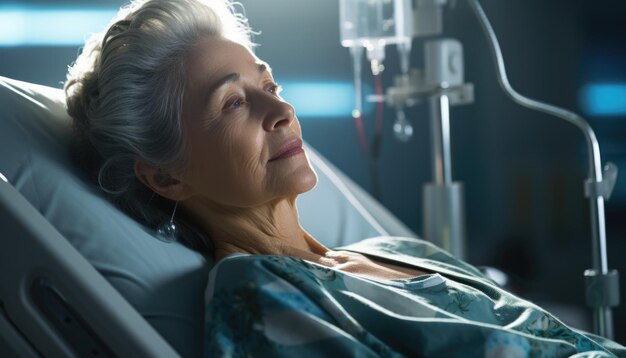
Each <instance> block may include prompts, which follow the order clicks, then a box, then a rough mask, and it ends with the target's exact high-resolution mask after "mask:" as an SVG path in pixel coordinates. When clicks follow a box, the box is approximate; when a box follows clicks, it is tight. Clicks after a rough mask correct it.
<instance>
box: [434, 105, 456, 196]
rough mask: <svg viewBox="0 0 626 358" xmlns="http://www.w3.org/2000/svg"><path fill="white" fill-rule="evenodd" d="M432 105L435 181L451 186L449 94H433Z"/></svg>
mask: <svg viewBox="0 0 626 358" xmlns="http://www.w3.org/2000/svg"><path fill="white" fill-rule="evenodd" d="M430 107H431V115H430V126H431V131H432V136H431V138H432V154H433V155H432V169H433V181H434V183H435V184H437V185H439V186H444V185H445V186H449V185H450V184H451V183H452V160H451V159H450V157H451V155H450V101H449V99H448V96H447V95H436V96H432V97H431V98H430Z"/></svg>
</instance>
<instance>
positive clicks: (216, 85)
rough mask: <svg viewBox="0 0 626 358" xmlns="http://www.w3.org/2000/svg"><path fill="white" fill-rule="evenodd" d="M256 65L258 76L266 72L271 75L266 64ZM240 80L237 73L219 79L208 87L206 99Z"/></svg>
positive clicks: (270, 70)
mask: <svg viewBox="0 0 626 358" xmlns="http://www.w3.org/2000/svg"><path fill="white" fill-rule="evenodd" d="M256 65H257V70H258V72H259V74H263V73H264V72H268V73H270V74H271V73H272V69H271V68H270V67H269V65H268V64H266V63H263V62H259V63H257V64H256ZM240 78H241V75H240V74H239V73H237V72H233V73H229V74H227V75H226V76H224V77H222V78H220V79H219V80H218V81H216V82H215V83H213V84H212V85H211V86H210V87H209V89H208V91H206V99H209V98H211V96H212V95H213V93H214V92H215V91H217V90H218V89H219V88H220V87H222V86H225V85H227V84H229V83H233V82H236V81H239V79H240Z"/></svg>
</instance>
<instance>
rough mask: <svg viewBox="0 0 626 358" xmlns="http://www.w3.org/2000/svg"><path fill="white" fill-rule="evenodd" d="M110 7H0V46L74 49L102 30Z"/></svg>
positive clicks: (109, 18) (107, 18)
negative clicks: (66, 47)
mask: <svg viewBox="0 0 626 358" xmlns="http://www.w3.org/2000/svg"><path fill="white" fill-rule="evenodd" d="M116 13H117V9H111V8H53V7H33V6H29V7H25V6H18V5H13V6H10V5H5V6H0V24H2V25H1V28H2V30H1V31H0V46H3V47H8V46H11V47H13V46H76V45H82V44H83V43H84V42H85V40H86V39H87V37H88V36H89V34H90V33H92V32H98V31H101V30H102V29H104V28H105V26H106V25H107V24H108V23H109V21H110V20H111V19H112V18H113V17H114V16H115V14H116Z"/></svg>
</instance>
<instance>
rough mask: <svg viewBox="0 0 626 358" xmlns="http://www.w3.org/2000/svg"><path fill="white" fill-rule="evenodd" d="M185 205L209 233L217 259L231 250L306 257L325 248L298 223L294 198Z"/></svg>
mask: <svg viewBox="0 0 626 358" xmlns="http://www.w3.org/2000/svg"><path fill="white" fill-rule="evenodd" d="M188 206H189V207H188V208H187V209H190V210H189V211H190V212H192V213H193V216H194V217H195V219H196V221H197V222H198V223H199V224H200V225H202V226H203V228H204V230H205V231H206V232H207V233H208V234H209V237H210V239H211V241H212V243H213V245H214V247H215V259H216V261H219V260H221V259H222V258H224V257H226V256H228V255H230V254H233V253H247V254H256V255H286V256H296V257H300V258H309V257H311V256H312V255H314V256H318V255H320V256H324V255H325V253H326V252H327V251H328V249H327V248H326V247H325V246H324V245H322V244H320V243H319V242H317V241H316V240H315V239H314V238H313V237H312V236H311V235H310V234H309V233H307V232H306V231H305V230H304V229H303V228H302V226H301V225H300V222H299V220H298V209H297V207H296V198H295V197H291V198H285V199H281V200H278V201H276V202H273V203H269V204H267V205H263V206H259V207H255V208H232V207H229V208H224V207H217V206H215V205H198V204H197V203H195V204H193V203H190V204H189V205H188Z"/></svg>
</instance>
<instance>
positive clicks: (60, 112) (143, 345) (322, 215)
mask: <svg viewBox="0 0 626 358" xmlns="http://www.w3.org/2000/svg"><path fill="white" fill-rule="evenodd" d="M70 136H71V121H70V118H69V117H68V116H67V114H66V112H65V108H64V95H63V92H62V90H60V89H54V88H50V87H46V86H40V85H35V84H31V83H25V82H20V81H16V80H12V79H8V78H3V77H0V173H1V174H2V175H1V176H0V230H1V232H2V235H0V356H1V357H12V356H19V357H37V356H46V357H57V356H64V357H72V356H81V357H84V356H92V357H107V356H128V357H140V356H150V357H175V356H178V355H180V356H197V355H198V354H199V353H200V352H201V350H202V327H203V319H204V314H203V303H204V290H205V286H206V282H207V278H208V271H209V270H210V268H211V267H212V264H213V263H212V262H211V260H209V259H206V258H205V257H203V256H202V255H200V254H199V253H197V252H194V251H192V250H190V249H188V248H186V247H185V246H183V245H181V244H179V243H176V242H174V243H166V242H163V241H161V240H158V239H157V238H156V237H155V236H154V234H155V233H154V232H153V230H151V229H150V228H146V227H144V226H142V225H140V224H138V223H137V222H135V221H134V220H133V219H131V218H130V217H128V216H127V215H125V214H124V213H122V212H121V211H119V210H118V209H116V208H115V207H114V206H113V205H112V204H110V203H109V202H108V201H107V200H105V199H104V197H103V195H102V194H101V192H100V191H99V190H98V188H96V187H94V186H93V185H92V184H91V183H89V182H88V181H86V180H85V179H84V177H83V176H82V174H81V172H80V170H79V169H78V168H75V167H74V166H73V165H72V162H71V160H70V159H69V144H70ZM307 152H308V154H309V158H310V160H311V164H312V165H313V167H314V169H315V171H316V172H317V174H318V177H319V182H318V185H317V186H316V188H315V189H314V190H312V191H311V192H309V193H306V194H303V195H301V196H300V197H299V199H298V209H299V214H300V218H301V222H302V225H303V226H304V227H305V229H307V231H309V232H310V233H311V234H312V235H313V236H314V237H316V238H317V239H319V240H320V241H322V242H323V243H324V244H325V245H327V246H331V247H333V246H339V245H345V244H349V243H352V242H355V241H358V240H361V239H363V238H366V237H371V236H379V235H396V236H411V237H415V236H416V235H415V233H413V232H411V230H410V229H408V228H407V227H406V226H405V225H403V224H402V223H401V222H400V221H399V220H398V219H397V218H395V217H394V216H393V215H392V214H391V213H389V212H388V211H387V210H386V209H385V208H384V207H382V206H381V205H380V204H379V203H378V202H376V201H375V200H374V199H372V198H371V197H370V196H369V195H368V194H367V193H366V192H365V191H364V190H363V189H361V188H359V187H358V186H357V185H356V184H355V183H354V182H352V181H351V180H350V179H349V178H347V177H346V176H345V175H344V174H342V173H341V171H339V170H338V169H337V168H335V167H334V166H333V165H332V164H330V163H329V162H328V161H327V160H326V159H324V158H323V157H322V156H321V155H319V154H318V153H317V152H315V150H313V149H312V148H310V147H309V146H307Z"/></svg>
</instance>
